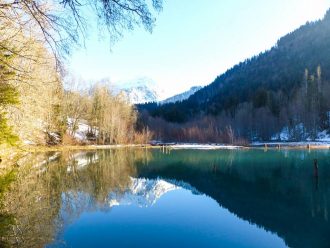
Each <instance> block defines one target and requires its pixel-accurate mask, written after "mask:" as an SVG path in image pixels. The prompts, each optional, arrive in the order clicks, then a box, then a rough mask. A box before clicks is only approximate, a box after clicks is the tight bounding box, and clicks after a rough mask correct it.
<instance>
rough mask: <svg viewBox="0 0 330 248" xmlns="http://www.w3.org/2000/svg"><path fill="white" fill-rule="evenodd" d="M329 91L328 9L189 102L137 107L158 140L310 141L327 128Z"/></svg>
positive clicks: (204, 89)
mask: <svg viewBox="0 0 330 248" xmlns="http://www.w3.org/2000/svg"><path fill="white" fill-rule="evenodd" d="M329 93H330V11H328V12H327V14H326V15H325V17H324V19H323V20H320V21H316V22H312V23H306V24H305V25H303V26H301V27H300V28H299V29H297V30H295V31H294V32H292V33H290V34H288V35H286V36H284V37H282V38H281V39H279V40H278V42H277V44H276V45H275V46H274V47H272V48H271V49H270V50H268V51H266V52H263V53H261V54H259V55H258V56H254V57H252V58H250V59H247V60H245V61H244V62H241V63H239V64H237V65H236V66H234V67H233V68H231V69H229V70H228V71H227V72H225V73H224V74H222V75H220V76H218V77H217V78H216V79H215V80H214V82H213V83H211V84H210V85H208V86H206V87H204V88H203V89H201V90H199V91H197V92H196V93H195V94H194V95H192V96H191V97H189V99H187V100H185V101H182V102H178V103H172V104H165V105H162V106H157V105H155V104H148V105H144V106H143V105H142V106H139V109H140V110H141V112H144V113H143V114H142V119H143V121H144V122H145V123H147V124H148V125H149V126H150V127H151V129H153V128H154V129H156V133H157V134H158V137H159V138H163V139H166V138H168V139H172V140H174V139H176V140H182V141H228V139H229V140H230V138H228V135H229V136H235V137H236V138H237V137H240V138H244V139H247V140H270V139H279V138H280V137H279V135H278V136H277V137H276V134H278V133H280V132H282V131H283V130H286V132H287V134H288V136H289V137H288V139H290V140H303V139H307V138H311V139H315V138H317V134H318V132H319V131H323V130H328V129H329V115H328V113H329V110H330V102H329ZM145 110H147V111H148V112H149V113H150V114H151V116H148V115H147V114H146V112H145ZM156 123H157V124H156ZM160 123H161V124H160ZM159 126H161V127H159ZM169 130H172V131H171V132H169Z"/></svg>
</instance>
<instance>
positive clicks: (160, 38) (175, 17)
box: [69, 0, 330, 95]
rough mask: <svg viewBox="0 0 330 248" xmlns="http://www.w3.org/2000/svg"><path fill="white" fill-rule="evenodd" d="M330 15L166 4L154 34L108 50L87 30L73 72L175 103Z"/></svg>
mask: <svg viewBox="0 0 330 248" xmlns="http://www.w3.org/2000/svg"><path fill="white" fill-rule="evenodd" d="M328 8H330V0H249V1H248V0H164V9H163V11H162V12H161V13H160V14H159V15H158V16H157V22H156V26H155V28H154V30H153V33H152V34H150V33H148V32H147V31H145V30H144V29H143V28H136V29H135V30H134V31H127V32H125V33H124V37H123V38H122V39H120V40H119V41H118V42H117V43H115V44H114V45H112V46H111V49H110V45H109V40H108V39H106V38H104V37H100V36H99V34H98V32H97V31H94V30H90V32H89V33H88V37H87V41H86V45H85V48H80V49H77V50H75V51H73V54H72V56H71V58H70V59H69V68H70V69H69V70H70V71H71V73H73V74H74V75H75V76H76V77H80V78H82V79H84V80H95V81H96V80H98V79H101V78H105V77H108V78H110V80H111V81H112V82H114V83H116V82H121V81H123V82H124V81H130V80H134V79H135V78H141V77H148V78H151V79H153V80H154V81H156V82H157V84H159V85H160V87H163V88H166V89H167V92H168V94H169V95H171V94H174V93H178V92H181V91H184V90H186V89H187V88H189V87H190V86H193V85H206V84H209V83H211V82H212V81H213V80H214V79H215V77H216V76H217V75H219V74H221V73H223V72H225V71H226V70H227V69H229V68H230V67H232V66H233V65H235V64H236V63H238V62H240V61H242V60H244V59H246V58H249V57H251V56H253V55H256V54H259V53H260V52H262V51H265V50H267V49H269V48H271V47H272V46H273V45H274V44H275V43H276V41H277V40H278V39H279V38H280V37H281V36H283V35H285V34H287V33H288V32H290V31H293V30H294V29H296V28H298V27H299V26H300V25H302V24H304V23H306V22H307V21H312V20H316V19H320V18H322V17H323V16H324V14H325V12H326V10H327V9H328Z"/></svg>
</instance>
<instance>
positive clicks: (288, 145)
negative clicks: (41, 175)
mask: <svg viewBox="0 0 330 248" xmlns="http://www.w3.org/2000/svg"><path fill="white" fill-rule="evenodd" d="M115 148H148V149H149V148H150V149H157V148H158V149H163V148H167V149H173V150H174V149H175V150H176V149H200V150H215V149H218V150H221V149H256V148H262V149H330V142H305V141H304V142H254V143H251V144H249V145H231V144H217V143H174V142H173V143H161V144H118V145H59V146H33V145H28V146H22V147H19V148H18V150H20V151H23V152H32V153H33V152H51V151H68V150H102V149H115Z"/></svg>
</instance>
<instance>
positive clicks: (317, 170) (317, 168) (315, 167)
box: [314, 159, 319, 178]
mask: <svg viewBox="0 0 330 248" xmlns="http://www.w3.org/2000/svg"><path fill="white" fill-rule="evenodd" d="M314 177H315V178H318V177H319V166H318V162H317V159H314Z"/></svg>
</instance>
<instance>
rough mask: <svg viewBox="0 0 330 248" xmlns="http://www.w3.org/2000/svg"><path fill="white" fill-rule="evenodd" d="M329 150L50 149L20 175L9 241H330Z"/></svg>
mask: <svg viewBox="0 0 330 248" xmlns="http://www.w3.org/2000/svg"><path fill="white" fill-rule="evenodd" d="M329 155H330V152H329V151H328V150H323V151H322V150H320V151H310V152H309V151H304V150H300V151H294V150H289V151H286V150H280V151H278V150H268V151H263V150H212V151H202V150H171V151H165V152H163V151H162V150H151V151H150V150H143V149H119V150H102V151H95V152H76V153H71V154H61V153H59V154H55V156H54V154H47V157H51V159H49V161H48V162H47V163H46V164H43V165H41V166H35V165H34V166H32V167H31V166H30V167H29V170H28V169H26V170H25V171H24V170H23V169H21V170H22V171H19V173H18V179H17V183H16V184H15V183H14V185H13V186H12V188H11V189H10V192H8V194H7V196H6V198H5V199H4V202H5V205H6V202H10V203H11V205H10V207H8V206H9V204H7V209H6V210H7V211H8V212H9V213H10V214H12V215H14V216H15V217H16V221H17V223H16V225H17V226H18V227H19V228H18V229H19V230H21V233H20V232H19V231H18V229H17V232H16V235H17V236H18V237H16V238H15V239H13V238H12V236H10V234H8V237H4V238H3V240H6V241H7V244H9V245H13V244H15V243H16V245H17V244H19V245H21V246H22V247H25V246H26V247H42V246H44V247H329V244H330V236H329V233H330V223H329V216H328V205H329V202H330V156H329ZM315 159H317V166H318V169H317V170H315V167H314V160H315ZM32 164H33V163H32ZM31 168H32V169H31ZM27 171H28V172H27ZM20 175H21V177H20ZM23 178H24V182H26V186H27V187H28V189H27V188H26V187H23V186H22V183H21V182H22V181H23ZM20 180H21V181H20ZM15 204H16V206H14V205H15ZM22 230H23V231H22ZM24 230H28V231H27V232H28V233H26V232H24Z"/></svg>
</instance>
